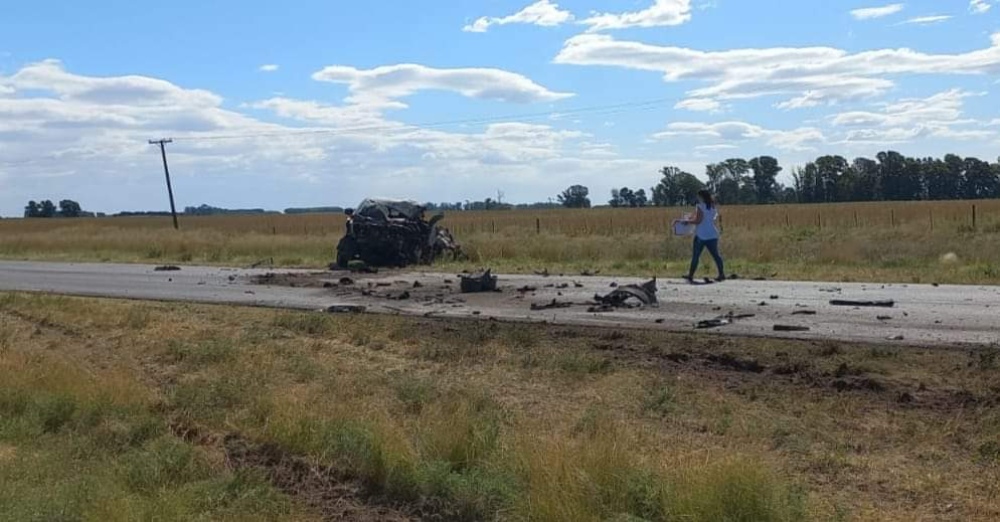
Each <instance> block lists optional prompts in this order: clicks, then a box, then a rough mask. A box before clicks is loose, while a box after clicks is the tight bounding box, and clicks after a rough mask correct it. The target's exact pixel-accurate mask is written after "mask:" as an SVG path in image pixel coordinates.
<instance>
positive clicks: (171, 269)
mask: <svg viewBox="0 0 1000 522" xmlns="http://www.w3.org/2000/svg"><path fill="white" fill-rule="evenodd" d="M180 269H181V267H179V266H176V265H163V266H158V267H156V268H154V269H153V271H154V272H177V271H178V270H180Z"/></svg>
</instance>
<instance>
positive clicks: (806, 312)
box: [792, 310, 816, 315]
mask: <svg viewBox="0 0 1000 522" xmlns="http://www.w3.org/2000/svg"><path fill="white" fill-rule="evenodd" d="M792 315H816V310H796V311H794V312H792Z"/></svg>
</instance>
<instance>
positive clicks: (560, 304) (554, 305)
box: [531, 299, 573, 311]
mask: <svg viewBox="0 0 1000 522" xmlns="http://www.w3.org/2000/svg"><path fill="white" fill-rule="evenodd" d="M571 306H573V303H567V302H564V301H559V300H557V299H553V300H552V301H551V302H549V303H544V304H539V303H531V309H532V310H533V311H539V310H554V309H559V308H569V307H571Z"/></svg>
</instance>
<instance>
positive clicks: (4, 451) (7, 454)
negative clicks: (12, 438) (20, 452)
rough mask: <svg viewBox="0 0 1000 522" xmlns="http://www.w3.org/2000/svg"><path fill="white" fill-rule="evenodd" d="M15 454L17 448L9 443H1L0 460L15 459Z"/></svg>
mask: <svg viewBox="0 0 1000 522" xmlns="http://www.w3.org/2000/svg"><path fill="white" fill-rule="evenodd" d="M15 455H17V448H15V447H14V446H10V445H7V444H0V462H7V461H10V460H14V456H15Z"/></svg>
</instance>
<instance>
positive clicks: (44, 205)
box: [38, 199, 56, 218]
mask: <svg viewBox="0 0 1000 522" xmlns="http://www.w3.org/2000/svg"><path fill="white" fill-rule="evenodd" d="M39 206H40V209H39V211H38V217H43V218H50V217H55V216H56V206H55V205H54V204H53V203H52V201H50V200H48V199H46V200H45V201H42V202H41V204H40V205H39Z"/></svg>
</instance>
